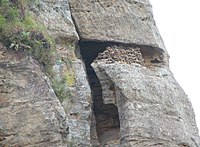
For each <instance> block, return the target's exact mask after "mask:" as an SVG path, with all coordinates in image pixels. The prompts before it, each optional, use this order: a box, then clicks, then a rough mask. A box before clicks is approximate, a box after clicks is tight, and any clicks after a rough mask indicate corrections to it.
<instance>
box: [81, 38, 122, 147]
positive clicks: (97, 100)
mask: <svg viewBox="0 0 200 147" xmlns="http://www.w3.org/2000/svg"><path fill="white" fill-rule="evenodd" d="M110 45H111V44H110V43H99V42H81V41H80V42H79V46H80V51H81V55H82V58H83V60H84V61H85V65H86V71H87V75H88V81H89V83H90V87H91V91H92V97H93V113H94V115H95V122H96V125H95V126H94V127H96V131H95V133H96V134H94V131H92V132H93V133H92V134H91V135H92V136H95V135H97V141H96V143H95V144H94V143H93V146H98V145H105V144H114V143H113V141H116V140H117V141H118V142H119V132H120V123H119V115H118V108H117V107H116V106H115V105H114V104H104V103H103V99H102V85H101V83H100V81H99V78H98V77H97V75H96V73H95V71H94V69H93V68H92V66H91V63H92V62H93V61H94V60H95V59H96V57H97V56H98V54H99V53H100V52H103V51H104V50H105V49H106V47H107V46H110ZM91 129H94V128H91ZM92 136H91V138H92ZM94 138H95V137H94ZM93 142H95V141H93ZM97 142H98V143H97ZM109 142H110V143H109ZM111 142H112V143H111Z"/></svg>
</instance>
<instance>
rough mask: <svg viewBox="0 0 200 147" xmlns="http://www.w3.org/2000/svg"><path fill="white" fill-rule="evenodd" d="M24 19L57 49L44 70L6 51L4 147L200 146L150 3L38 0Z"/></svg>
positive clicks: (0, 76)
mask: <svg viewBox="0 0 200 147" xmlns="http://www.w3.org/2000/svg"><path fill="white" fill-rule="evenodd" d="M17 2H18V1H17ZM68 3H69V4H68ZM0 6H1V5H0ZM23 11H24V10H23ZM26 11H27V13H28V14H30V15H31V16H32V17H33V18H34V19H35V21H36V22H38V23H39V24H40V25H42V26H43V30H42V31H41V32H39V33H38V34H42V35H41V36H43V37H42V38H43V39H44V40H45V43H47V44H48V43H49V39H47V38H45V36H46V35H47V36H50V37H51V39H52V40H53V45H52V44H51V46H50V43H49V44H48V45H49V46H48V48H46V50H48V51H49V52H47V51H46V52H44V50H45V49H44V50H36V51H35V52H37V51H38V53H40V52H43V54H48V56H45V57H47V59H46V60H45V62H41V61H40V60H38V61H39V62H38V61H36V59H37V57H35V55H34V54H32V53H31V52H29V50H25V49H24V50H22V49H23V48H22V49H21V48H20V49H19V50H17V49H16V50H14V49H10V48H9V46H8V45H10V44H9V42H8V43H5V41H4V44H5V45H7V47H5V46H4V45H3V44H0V146H52V147H54V146H58V147H62V146H80V147H87V146H96V147H97V146H106V147H108V146H109V147H130V146H133V147H142V146H160V147H185V146H188V147H198V146H200V138H199V136H198V129H197V126H196V123H195V117H194V112H193V109H192V106H191V103H190V101H189V99H188V97H187V95H186V94H185V93H184V91H183V90H182V88H181V87H180V86H179V85H178V83H177V82H176V80H175V79H174V77H173V74H172V73H171V71H170V69H169V66H168V63H169V62H168V60H169V55H168V54H167V51H166V50H165V46H164V43H163V41H162V38H161V37H160V34H159V32H158V30H157V28H156V25H155V22H154V19H153V15H152V10H151V4H150V3H149V1H148V0H110V1H108V0H107V1H106V0H84V1H81V0H69V2H68V0H59V1H55V0H39V1H37V2H36V1H29V2H28V8H27V10H26ZM71 15H72V17H73V19H72V17H71ZM17 27H18V26H17ZM37 31H40V30H37ZM18 32H19V33H18V35H19V34H20V30H18ZM30 32H34V30H31V31H30ZM30 32H29V33H30ZM0 33H1V29H0ZM23 33H24V32H22V35H23ZM45 33H46V35H45ZM24 34H25V35H26V36H25V37H26V39H27V38H28V35H27V34H28V33H26V32H25V33H24ZM0 35H1V34H0ZM17 37H18V36H17ZM7 40H9V39H7ZM12 41H13V40H12ZM14 41H15V40H14ZM23 41H24V40H23ZM33 41H36V45H37V43H38V42H40V41H39V40H38V39H37V40H32V42H33ZM11 43H12V42H11ZM25 43H26V42H25ZM11 45H12V44H11ZM14 45H15V46H17V45H20V44H17V43H15V44H14ZM23 47H24V46H23ZM25 47H27V46H26V45H25ZM28 47H29V49H31V47H32V46H28ZM40 48H41V47H40ZM35 49H37V48H35ZM50 51H51V52H50ZM43 54H41V55H43ZM42 63H44V64H42ZM47 67H48V68H47Z"/></svg>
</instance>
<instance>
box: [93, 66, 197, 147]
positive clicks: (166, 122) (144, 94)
mask: <svg viewBox="0 0 200 147" xmlns="http://www.w3.org/2000/svg"><path fill="white" fill-rule="evenodd" d="M93 67H94V69H95V71H96V73H97V75H98V76H99V77H102V73H103V76H104V75H105V73H106V75H107V76H108V77H109V78H110V79H111V81H112V82H113V84H114V89H115V90H114V91H115V96H116V97H115V99H116V103H115V105H116V106H117V107H118V112H119V120H120V138H121V146H127V147H128V146H177V147H178V146H191V147H193V146H194V147H197V146H199V143H200V142H199V137H198V132H197V127H196V124H195V120H194V113H193V110H192V107H191V103H190V101H189V100H188V98H187V96H186V95H185V93H184V92H183V90H182V89H181V87H180V86H179V85H178V84H177V82H176V81H175V79H174V77H173V76H172V73H171V72H170V71H169V69H167V68H154V69H149V68H146V67H143V66H141V65H138V64H132V65H128V64H120V63H112V64H105V63H104V64H103V63H102V62H98V63H93ZM102 82H103V81H102ZM104 99H105V100H104V101H105V102H106V101H107V100H106V99H107V98H106V97H104ZM108 99H109V97H108Z"/></svg>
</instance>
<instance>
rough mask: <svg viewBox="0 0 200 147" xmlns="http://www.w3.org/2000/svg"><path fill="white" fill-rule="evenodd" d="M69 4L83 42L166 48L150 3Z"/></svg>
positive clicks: (74, 0)
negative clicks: (110, 42)
mask: <svg viewBox="0 0 200 147" xmlns="http://www.w3.org/2000/svg"><path fill="white" fill-rule="evenodd" d="M69 3H70V7H71V12H72V16H73V17H74V21H75V24H76V27H77V30H78V33H79V35H80V37H81V39H82V40H96V41H104V42H106V41H113V42H123V43H133V44H140V45H150V46H154V47H158V48H161V49H165V47H164V44H163V41H162V39H161V37H160V34H159V32H158V29H157V28H156V25H155V21H154V19H153V15H152V8H151V4H150V3H149V1H148V0H109V1H108V0H92V1H91V0H84V1H82V0H69Z"/></svg>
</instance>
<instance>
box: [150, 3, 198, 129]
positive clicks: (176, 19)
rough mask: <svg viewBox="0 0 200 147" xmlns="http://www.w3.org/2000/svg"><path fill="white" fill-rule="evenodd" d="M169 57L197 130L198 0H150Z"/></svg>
mask: <svg viewBox="0 0 200 147" xmlns="http://www.w3.org/2000/svg"><path fill="white" fill-rule="evenodd" d="M150 2H151V4H152V6H153V13H154V19H155V21H156V25H157V27H158V29H159V31H160V33H161V36H162V38H163V40H164V43H165V46H166V49H167V51H168V53H169V55H170V68H171V70H172V72H173V73H174V76H175V78H176V80H177V81H178V83H179V84H180V85H181V87H182V88H183V89H184V91H185V92H186V94H187V95H188V97H189V99H190V101H191V102H192V105H193V109H194V111H195V116H196V122H197V126H198V128H199V130H200V96H199V95H200V86H199V84H200V70H199V69H200V65H199V63H200V49H199V45H198V43H200V0H190V1H188V0H150Z"/></svg>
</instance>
